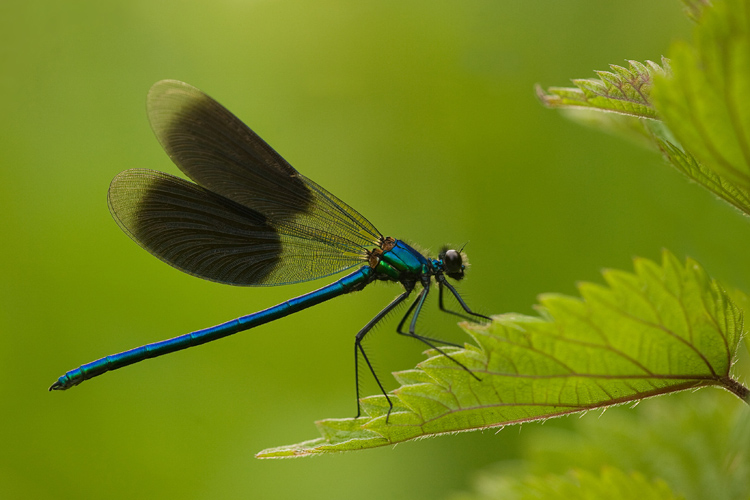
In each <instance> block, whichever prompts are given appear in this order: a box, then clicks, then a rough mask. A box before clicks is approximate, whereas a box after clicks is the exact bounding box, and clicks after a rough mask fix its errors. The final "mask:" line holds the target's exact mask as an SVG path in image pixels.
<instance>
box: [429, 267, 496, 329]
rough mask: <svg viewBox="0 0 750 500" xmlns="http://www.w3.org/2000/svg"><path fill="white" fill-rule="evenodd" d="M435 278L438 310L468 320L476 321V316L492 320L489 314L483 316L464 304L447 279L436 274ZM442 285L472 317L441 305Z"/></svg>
mask: <svg viewBox="0 0 750 500" xmlns="http://www.w3.org/2000/svg"><path fill="white" fill-rule="evenodd" d="M436 279H437V282H438V305H439V306H440V310H441V311H443V312H447V313H449V314H454V315H456V316H458V317H460V318H464V319H468V320H469V321H474V322H476V318H482V319H486V320H487V321H492V318H490V317H489V316H485V315H484V314H479V313H475V312H474V311H472V310H471V309H470V308H469V306H468V305H467V304H466V302H464V299H463V298H461V296H460V295H459V294H458V291H457V290H456V289H455V288H454V287H453V285H451V284H450V283H448V280H446V279H445V277H444V276H438V277H436ZM443 286H445V287H446V288H447V289H448V290H450V292H451V293H452V294H453V296H454V297H456V300H457V301H458V303H459V304H460V305H461V307H462V308H463V310H464V311H466V312H467V313H468V314H470V315H471V316H474V317H473V318H472V317H469V316H467V315H465V314H461V313H459V312H456V311H451V310H450V309H446V308H445V307H444V305H443Z"/></svg>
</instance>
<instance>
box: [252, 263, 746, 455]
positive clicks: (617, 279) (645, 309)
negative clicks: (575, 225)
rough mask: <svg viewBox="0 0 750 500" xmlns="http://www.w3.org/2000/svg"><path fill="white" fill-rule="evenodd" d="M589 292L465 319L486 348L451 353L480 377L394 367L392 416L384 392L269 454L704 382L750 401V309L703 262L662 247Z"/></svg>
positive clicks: (447, 366) (491, 421)
mask: <svg viewBox="0 0 750 500" xmlns="http://www.w3.org/2000/svg"><path fill="white" fill-rule="evenodd" d="M604 277H605V280H606V282H607V286H602V285H595V284H591V283H583V284H581V285H579V290H580V293H581V298H574V297H567V296H563V295H555V294H548V295H544V296H542V297H541V298H540V305H539V307H538V309H539V312H540V316H539V317H530V316H523V315H503V316H496V317H495V318H494V319H493V322H492V323H491V324H488V325H477V324H468V323H464V324H462V327H463V328H464V329H465V330H466V331H467V332H468V333H469V334H470V335H471V336H472V337H473V338H474V339H475V340H476V342H477V345H476V346H474V345H467V346H466V347H465V348H464V349H458V348H450V349H446V352H448V353H449V354H450V355H451V356H452V357H454V358H455V359H456V360H458V361H460V362H461V363H462V364H463V365H465V366H467V367H468V368H469V369H470V370H472V371H473V372H474V373H476V374H477V375H478V376H479V377H480V378H481V381H477V380H476V379H475V378H474V377H472V376H471V375H470V374H469V373H467V372H466V371H465V370H463V369H461V367H459V366H457V364H456V363H454V362H452V361H451V360H450V359H448V358H446V357H445V356H442V355H434V354H436V353H434V352H432V353H430V354H432V356H431V357H430V358H429V359H427V360H425V361H423V362H422V363H420V364H419V366H418V367H417V369H415V370H408V371H405V372H399V373H396V374H395V376H396V378H397V380H398V381H399V382H400V383H401V384H402V385H401V387H400V388H398V389H397V390H395V391H394V392H393V395H392V396H391V399H392V400H393V402H394V405H395V407H394V409H393V412H392V413H391V414H390V417H389V418H387V416H388V403H387V402H386V400H385V397H383V396H373V397H369V398H365V399H363V400H362V409H363V410H364V411H365V413H366V415H367V416H366V417H362V418H359V419H353V418H349V419H329V420H322V421H320V422H318V423H317V425H318V429H319V431H320V432H321V434H322V437H321V438H319V439H315V440H312V441H307V442H304V443H299V444H296V445H292V446H285V447H280V448H274V449H269V450H265V451H263V452H261V453H259V454H258V455H257V456H258V457H259V458H286V457H298V456H309V455H313V454H319V453H327V452H335V451H348V450H358V449H364V448H372V447H376V446H385V445H391V444H395V443H399V442H402V441H407V440H410V439H415V438H419V437H425V436H433V435H437V434H442V433H449V432H457V431H465V430H477V429H485V428H488V427H501V426H504V425H509V424H515V423H521V422H529V421H534V420H544V419H547V418H550V417H555V416H559V415H565V414H570V413H576V412H583V411H587V410H591V409H594V408H602V407H606V406H610V405H615V404H620V403H625V402H631V401H637V400H640V399H642V398H645V397H650V396H655V395H659V394H666V393H671V392H675V391H681V390H685V389H692V388H697V387H703V386H711V385H713V386H719V387H724V388H726V389H728V390H730V391H731V392H733V393H734V394H736V395H737V396H739V397H741V398H743V399H744V400H745V401H746V402H748V403H750V396H749V395H748V394H749V393H748V389H746V388H745V387H743V386H742V385H741V384H739V383H738V382H737V381H735V380H733V379H732V378H731V377H730V374H729V370H730V367H731V365H732V363H733V360H734V357H735V353H736V351H737V345H738V343H739V341H740V338H741V336H742V333H743V315H742V311H741V310H740V309H739V308H738V307H737V306H736V305H735V304H734V303H733V302H732V300H731V299H730V297H729V296H728V294H727V293H726V292H725V291H724V290H723V289H722V288H721V287H720V286H719V285H718V284H717V283H716V282H715V281H714V280H712V279H711V278H710V277H709V276H708V275H707V274H706V272H705V271H704V270H703V268H701V267H700V265H698V264H697V263H696V262H695V261H692V260H690V259H688V260H687V262H686V263H685V264H682V263H680V262H679V261H678V260H677V259H676V258H675V257H674V256H673V255H672V254H671V253H669V252H666V251H665V252H664V253H663V256H662V263H661V265H659V264H657V263H654V262H652V261H649V260H646V259H636V261H635V272H634V273H627V272H623V271H615V270H609V271H605V272H604Z"/></svg>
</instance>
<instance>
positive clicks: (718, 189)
mask: <svg viewBox="0 0 750 500" xmlns="http://www.w3.org/2000/svg"><path fill="white" fill-rule="evenodd" d="M655 141H656V143H657V144H658V146H659V149H660V150H661V151H662V153H663V154H664V157H665V158H666V159H667V161H669V163H671V164H672V166H674V167H675V168H676V169H677V170H679V171H680V172H682V173H683V174H685V175H686V176H687V177H689V178H690V179H692V180H694V181H695V182H697V183H698V184H700V185H702V186H703V187H705V188H706V189H708V190H709V191H711V192H712V193H714V194H715V195H716V196H718V197H719V198H721V199H722V200H724V201H726V202H727V203H729V204H730V205H732V206H734V207H735V208H737V209H739V210H740V211H742V212H744V213H746V214H748V215H750V191H748V190H747V189H745V188H743V187H742V186H739V185H737V184H735V183H734V182H731V181H729V180H728V179H727V178H726V177H722V176H721V175H719V174H717V173H716V172H714V171H713V170H711V169H710V168H707V167H706V166H705V165H702V164H701V163H699V162H698V160H696V159H695V157H694V156H693V155H691V154H690V153H688V152H687V151H683V150H682V149H680V148H679V147H677V146H675V145H674V144H672V143H671V142H668V141H663V140H660V139H658V138H655Z"/></svg>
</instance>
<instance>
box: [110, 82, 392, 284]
mask: <svg viewBox="0 0 750 500" xmlns="http://www.w3.org/2000/svg"><path fill="white" fill-rule="evenodd" d="M148 115H149V118H150V120H151V126H152V128H153V129H154V132H155V134H156V136H157V138H158V139H159V142H160V143H161V144H162V146H163V147H164V149H165V151H166V152H167V154H169V156H170V158H172V161H174V163H175V164H176V165H177V166H178V167H179V168H180V170H182V171H183V172H184V173H185V174H186V175H187V176H188V177H190V178H191V179H192V180H193V181H195V182H196V184H197V185H196V184H193V183H190V182H187V181H185V180H183V179H180V178H177V177H174V176H171V175H168V174H163V173H160V172H154V171H150V170H128V171H125V172H122V173H121V174H119V175H118V176H117V177H115V179H114V180H113V181H112V184H111V186H110V190H109V196H108V198H109V206H110V211H111V212H112V215H113V216H114V218H115V220H116V221H117V223H118V224H119V225H120V227H121V228H122V229H123V230H124V231H125V232H126V233H127V234H128V235H129V236H130V237H131V238H133V239H134V240H135V241H136V242H138V244H140V245H141V246H142V247H143V248H145V249H146V250H148V251H149V252H151V253H152V254H154V255H155V256H157V257H159V258H160V259H162V260H164V261H165V262H167V263H168V264H170V265H172V266H174V267H176V268H178V269H180V270H182V271H184V272H187V273H189V274H193V275H195V276H199V277H201V278H205V279H209V280H213V281H219V282H222V283H229V284H233V285H278V284H285V283H294V282H299V281H306V280H311V279H315V278H319V277H322V276H327V275H330V274H334V273H337V272H340V271H342V270H345V269H347V268H350V267H352V266H354V265H357V264H359V263H362V262H363V261H364V260H365V257H366V253H365V251H366V250H367V249H368V248H371V247H372V246H373V245H375V244H376V243H377V240H378V238H379V237H380V232H379V231H378V230H377V229H375V227H374V226H373V225H372V224H370V222H369V221H367V219H365V218H364V217H363V216H362V215H360V214H359V213H357V211H356V210H354V209H353V208H351V207H350V206H349V205H347V204H346V203H344V202H343V201H341V200H339V199H338V198H336V197H335V196H334V195H332V194H331V193H329V192H328V191H326V190H325V189H323V188H322V187H320V186H318V185H317V184H315V183H314V182H312V181H311V180H309V179H307V178H305V177H304V176H302V175H300V174H299V173H298V172H297V171H296V170H295V169H294V168H293V167H292V166H291V165H289V164H288V163H287V162H286V161H285V160H284V159H283V158H282V157H281V156H280V155H279V154H278V153H276V152H275V151H274V150H273V149H272V148H271V147H270V146H269V145H268V144H266V143H265V142H264V141H263V140H262V139H261V138H260V137H258V136H257V135H256V134H255V133H254V132H253V131H251V130H250V129H249V128H248V127H247V126H245V125H244V124H243V123H242V122H241V121H240V120H239V119H237V118H236V117H235V116H234V115H233V114H231V113H230V112H229V111H227V110H226V108H224V107H223V106H221V105H220V104H219V103H217V102H216V101H214V100H213V99H211V98H210V97H208V96H207V95H206V94H204V93H202V92H201V91H199V90H198V89H196V88H194V87H191V86H190V85H187V84H185V83H182V82H178V81H173V80H164V81H161V82H158V83H156V84H155V85H154V86H153V87H152V88H151V91H150V92H149V96H148Z"/></svg>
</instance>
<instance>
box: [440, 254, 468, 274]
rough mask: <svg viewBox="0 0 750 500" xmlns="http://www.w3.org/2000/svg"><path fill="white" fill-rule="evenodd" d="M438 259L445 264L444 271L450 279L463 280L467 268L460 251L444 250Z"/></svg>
mask: <svg viewBox="0 0 750 500" xmlns="http://www.w3.org/2000/svg"><path fill="white" fill-rule="evenodd" d="M438 258H439V259H440V260H441V261H442V262H443V270H444V271H445V274H446V275H447V276H448V277H449V278H453V279H454V280H460V279H463V277H464V270H465V269H466V266H464V260H463V257H462V256H461V252H460V251H459V250H454V249H452V248H451V249H443V250H442V251H441V252H440V255H438Z"/></svg>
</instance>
